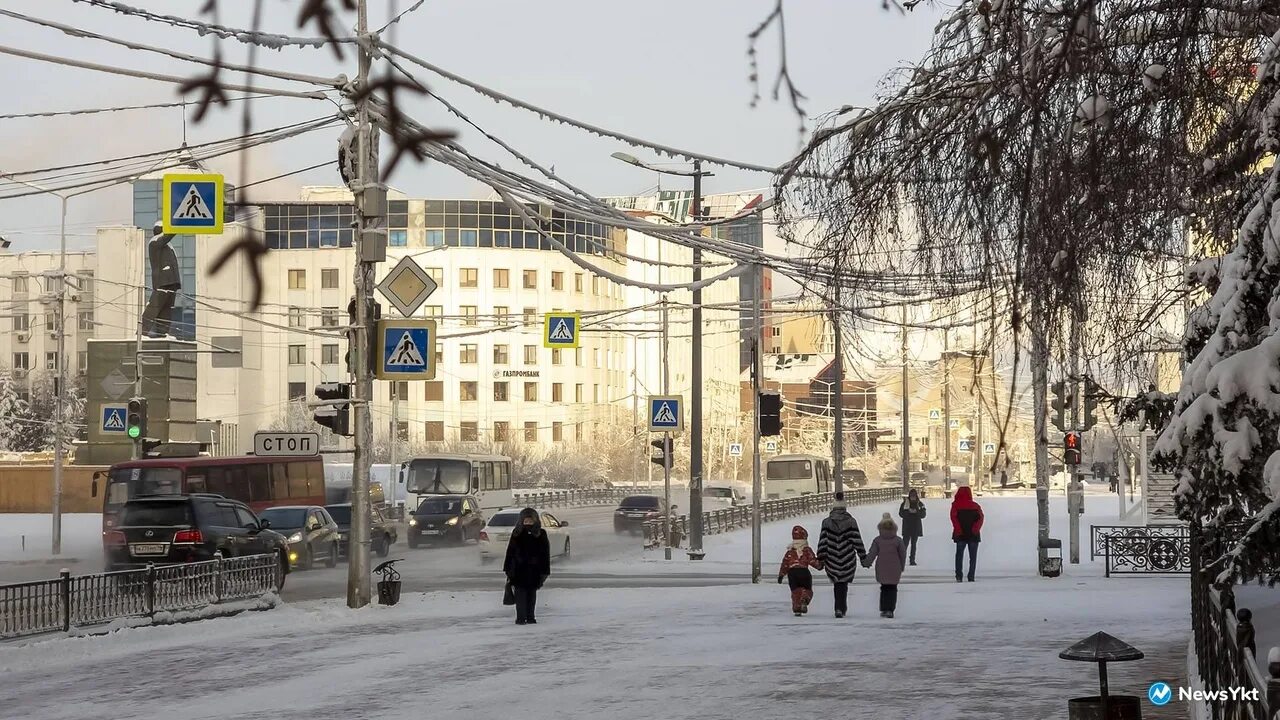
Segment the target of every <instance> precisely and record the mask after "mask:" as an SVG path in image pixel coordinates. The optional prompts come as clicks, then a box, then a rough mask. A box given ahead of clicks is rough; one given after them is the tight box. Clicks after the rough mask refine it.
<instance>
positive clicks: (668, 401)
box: [649, 395, 684, 432]
mask: <svg viewBox="0 0 1280 720" xmlns="http://www.w3.org/2000/svg"><path fill="white" fill-rule="evenodd" d="M683 428H684V398H682V397H680V396H679V395H650V396H649V432H675V431H678V430H682V429H683Z"/></svg>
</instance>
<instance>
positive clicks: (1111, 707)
mask: <svg viewBox="0 0 1280 720" xmlns="http://www.w3.org/2000/svg"><path fill="white" fill-rule="evenodd" d="M1067 720H1142V705H1141V704H1140V703H1139V701H1138V697H1137V696H1136V695H1108V696H1107V711H1106V715H1103V714H1102V697H1101V696H1100V695H1090V696H1089V697H1078V698H1071V699H1070V700H1068V701H1067Z"/></svg>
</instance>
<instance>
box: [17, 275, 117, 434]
mask: <svg viewBox="0 0 1280 720" xmlns="http://www.w3.org/2000/svg"><path fill="white" fill-rule="evenodd" d="M59 261H60V258H59V254H58V253H56V252H25V253H13V252H8V251H0V367H4V368H6V369H8V370H9V371H10V372H11V373H12V374H13V377H14V379H15V380H16V382H17V385H18V393H19V395H22V396H23V397H24V398H25V397H27V396H28V395H29V392H30V381H31V378H32V377H33V376H35V375H39V374H41V373H46V374H48V375H49V376H50V377H54V376H56V375H57V373H58V367H59V364H60V363H61V364H62V365H63V366H64V367H65V369H66V371H67V375H68V377H69V378H71V381H72V382H73V383H74V382H76V381H77V380H78V379H80V378H82V377H83V376H84V374H85V372H86V370H87V369H88V362H89V354H88V340H89V338H92V337H96V336H97V335H98V334H99V324H100V322H101V321H100V318H99V317H98V313H97V310H96V308H97V307H98V306H99V305H100V304H101V303H104V302H108V301H110V300H111V299H113V298H115V297H117V295H118V293H117V292H115V290H114V289H112V288H100V287H99V285H98V283H97V282H96V271H97V264H98V263H97V256H96V255H95V254H94V253H91V252H68V253H67V269H66V272H67V275H68V278H67V294H66V305H65V306H64V313H65V315H64V317H65V325H66V334H67V341H66V353H67V356H66V357H65V358H59V357H58V333H57V325H56V317H55V307H56V297H57V294H56V293H57V281H56V279H55V278H54V277H51V276H49V275H48V274H47V273H50V272H53V271H56V270H57V269H58V265H59ZM100 293H101V294H100ZM111 330H112V328H105V327H104V328H103V331H104V332H110V331H111ZM0 422H3V419H0Z"/></svg>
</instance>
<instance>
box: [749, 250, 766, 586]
mask: <svg viewBox="0 0 1280 720" xmlns="http://www.w3.org/2000/svg"><path fill="white" fill-rule="evenodd" d="M752 278H753V282H754V283H755V285H756V287H755V292H753V293H751V319H752V322H753V323H754V332H753V334H752V337H751V415H752V422H751V582H753V583H758V582H760V493H761V491H762V489H763V488H762V487H761V482H760V387H761V385H763V384H764V356H763V354H762V353H763V350H764V349H763V347H762V346H763V344H764V313H763V312H762V311H761V303H760V295H761V293H763V292H764V268H763V267H761V266H760V265H756V266H755V267H754V268H753V269H752Z"/></svg>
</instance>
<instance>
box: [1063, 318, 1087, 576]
mask: <svg viewBox="0 0 1280 720" xmlns="http://www.w3.org/2000/svg"><path fill="white" fill-rule="evenodd" d="M1081 302H1082V301H1080V300H1077V301H1076V302H1074V303H1072V305H1071V339H1070V343H1071V347H1070V350H1069V351H1068V352H1070V353H1071V377H1069V378H1067V388H1068V392H1069V396H1070V398H1071V403H1070V405H1068V407H1067V410H1068V413H1069V417H1070V423H1071V426H1070V427H1071V430H1072V431H1075V432H1079V430H1080V400H1081V397H1080V336H1081V334H1082V333H1083V332H1084V322H1083V321H1082V319H1081V315H1082V314H1083V313H1082V312H1081V309H1082V308H1081V307H1080V305H1081ZM1077 437H1081V436H1079V435H1077ZM1077 447H1078V450H1077V456H1076V461H1077V463H1079V462H1083V461H1084V447H1083V445H1082V444H1081V443H1079V442H1077ZM1064 464H1065V463H1064ZM1079 482H1080V465H1078V464H1075V465H1067V497H1068V498H1070V497H1071V494H1072V493H1073V492H1074V491H1075V490H1076V489H1077V488H1079V485H1078V484H1077V483H1079ZM1067 527H1068V530H1069V532H1070V534H1071V537H1070V546H1071V547H1070V552H1071V564H1072V565H1079V564H1080V514H1079V513H1077V512H1075V508H1074V507H1073V506H1072V504H1071V503H1070V502H1068V503H1067Z"/></svg>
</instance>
